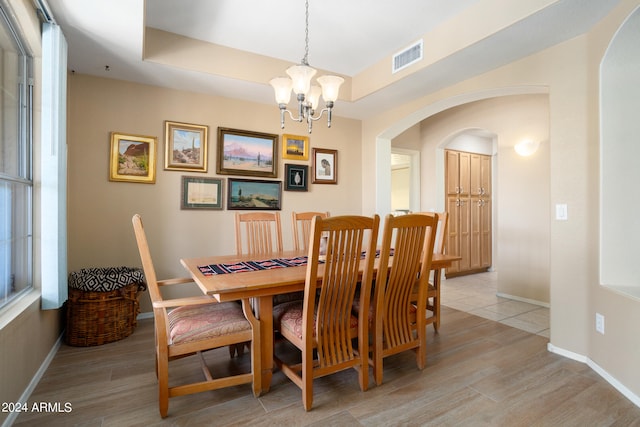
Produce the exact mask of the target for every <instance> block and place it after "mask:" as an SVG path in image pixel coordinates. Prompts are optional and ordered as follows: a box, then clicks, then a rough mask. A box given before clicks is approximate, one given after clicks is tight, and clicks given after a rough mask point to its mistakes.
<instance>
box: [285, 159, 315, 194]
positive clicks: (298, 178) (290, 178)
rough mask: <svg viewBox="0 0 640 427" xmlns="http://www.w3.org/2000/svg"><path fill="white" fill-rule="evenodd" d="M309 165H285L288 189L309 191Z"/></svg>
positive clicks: (286, 187) (286, 188)
mask: <svg viewBox="0 0 640 427" xmlns="http://www.w3.org/2000/svg"><path fill="white" fill-rule="evenodd" d="M308 175H309V166H307V165H291V164H286V165H284V179H285V181H284V189H285V190H287V191H308V189H307V182H308V180H309V177H308Z"/></svg>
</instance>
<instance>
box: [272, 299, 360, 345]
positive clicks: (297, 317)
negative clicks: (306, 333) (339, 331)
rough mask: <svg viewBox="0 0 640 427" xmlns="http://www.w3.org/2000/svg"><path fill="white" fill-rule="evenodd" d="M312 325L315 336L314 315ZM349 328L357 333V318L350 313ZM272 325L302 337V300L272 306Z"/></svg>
mask: <svg viewBox="0 0 640 427" xmlns="http://www.w3.org/2000/svg"><path fill="white" fill-rule="evenodd" d="M313 320H314V325H313V336H314V337H315V336H316V334H315V330H316V328H315V326H316V325H315V320H316V319H315V316H314V319H313ZM349 321H350V324H349V328H351V329H352V330H353V331H354V333H356V334H357V329H358V318H357V317H356V316H354V315H351V318H350V319H349ZM273 326H274V328H275V329H276V330H279V331H282V330H283V329H287V330H288V331H289V332H292V333H293V334H294V335H295V336H297V337H298V338H299V339H302V301H292V302H287V303H284V304H278V305H277V306H276V307H274V308H273Z"/></svg>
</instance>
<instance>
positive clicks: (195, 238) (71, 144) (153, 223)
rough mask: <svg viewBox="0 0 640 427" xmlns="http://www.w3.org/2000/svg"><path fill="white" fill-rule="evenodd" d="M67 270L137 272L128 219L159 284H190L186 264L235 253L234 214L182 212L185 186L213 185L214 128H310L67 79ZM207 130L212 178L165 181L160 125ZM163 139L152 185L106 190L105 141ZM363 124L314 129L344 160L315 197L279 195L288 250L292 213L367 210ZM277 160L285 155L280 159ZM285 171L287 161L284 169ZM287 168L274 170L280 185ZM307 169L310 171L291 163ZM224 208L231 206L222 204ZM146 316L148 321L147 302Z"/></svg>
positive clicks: (173, 175)
mask: <svg viewBox="0 0 640 427" xmlns="http://www.w3.org/2000/svg"><path fill="white" fill-rule="evenodd" d="M69 106H70V108H69V136H68V148H69V150H68V151H69V161H68V163H69V201H68V206H69V270H70V271H74V270H77V269H79V268H85V267H105V266H118V265H127V266H139V265H140V260H139V256H138V253H137V248H136V246H135V240H134V236H133V230H132V227H131V217H132V215H133V214H134V213H139V214H141V215H142V218H143V220H144V222H145V228H146V231H147V233H148V239H149V244H150V246H151V251H152V256H153V258H154V264H155V267H156V269H157V273H158V275H159V277H160V278H162V277H165V278H168V277H179V276H183V275H184V274H185V271H184V269H183V268H182V266H181V265H180V262H179V260H180V258H182V257H194V256H203V255H208V254H210V255H216V254H218V255H221V254H230V253H234V252H235V237H234V222H233V216H234V212H235V211H231V210H226V209H225V210H222V211H207V210H205V211H194V210H181V209H180V191H181V188H180V187H181V177H182V176H183V175H192V176H216V172H215V171H216V157H217V150H216V139H217V128H218V126H222V127H229V128H236V129H244V130H253V131H260V132H267V133H274V134H279V135H281V134H282V133H293V134H299V135H307V131H306V126H305V125H304V124H300V123H292V122H287V124H286V128H285V129H284V130H281V129H280V122H279V113H278V109H277V107H276V106H275V105H274V106H266V105H260V104H251V103H247V102H242V101H237V100H232V99H223V98H216V97H211V96H205V95H200V94H195V93H187V92H179V91H175V90H170V89H162V88H159V87H155V86H145V85H139V84H134V83H127V82H123V81H117V80H111V79H101V78H96V77H90V76H86V75H70V78H69ZM165 120H171V121H178V122H184V123H195V124H199V125H207V126H209V150H208V151H209V162H208V164H209V167H208V172H207V173H200V174H198V173H193V172H181V171H165V170H163V167H164V147H165V145H164V121H165ZM111 131H117V132H122V133H131V134H136V135H149V136H156V137H158V162H157V177H156V183H155V184H138V183H127V182H124V183H123V182H110V181H109V180H108V171H109V144H110V143H109V132H111ZM360 139H361V135H360V126H359V122H357V121H354V120H348V119H343V118H340V117H337V118H336V119H335V121H334V123H333V127H332V128H331V129H327V127H326V125H325V124H324V123H322V122H318V123H316V126H315V127H314V129H313V133H312V134H311V135H310V145H311V147H318V148H331V149H337V150H338V174H337V176H338V184H337V185H326V184H324V185H322V184H309V190H310V191H309V192H306V193H303V192H292V191H283V195H282V211H281V215H282V223H283V238H284V246H285V249H290V248H292V239H291V231H290V229H291V225H290V224H291V220H290V218H291V211H294V210H295V211H303V210H314V211H326V210H328V211H330V212H331V214H332V215H339V214H347V213H357V214H359V213H360V212H361V210H362V207H361V200H360V197H359V196H360V194H361V193H362V183H361V165H360V161H359V159H360V156H361V155H360V151H361V147H360V145H359V144H358V143H354V142H355V141H359V140H360ZM279 154H280V153H279ZM287 162H289V161H287ZM284 163H285V162H283V161H282V160H281V159H280V162H279V165H278V169H279V171H278V179H279V180H282V179H283V178H282V177H283V173H284ZM289 163H297V164H309V165H310V164H311V162H310V161H309V162H293V161H291V162H289ZM225 206H226V200H225ZM142 302H143V305H142V310H143V311H150V306H149V303H148V298H147V297H146V295H145V296H144V297H143V298H142Z"/></svg>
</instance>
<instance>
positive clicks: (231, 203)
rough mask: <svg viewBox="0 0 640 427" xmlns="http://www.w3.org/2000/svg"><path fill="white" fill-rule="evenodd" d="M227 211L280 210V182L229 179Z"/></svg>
mask: <svg viewBox="0 0 640 427" xmlns="http://www.w3.org/2000/svg"><path fill="white" fill-rule="evenodd" d="M227 182H228V188H227V209H229V210H269V211H272V210H281V209H282V181H267V180H260V179H241V178H229V179H228V180H227Z"/></svg>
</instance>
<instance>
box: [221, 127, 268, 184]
mask: <svg viewBox="0 0 640 427" xmlns="http://www.w3.org/2000/svg"><path fill="white" fill-rule="evenodd" d="M277 146H278V135H274V134H270V133H262V132H252V131H246V130H238V129H229V128H222V127H221V128H218V159H217V168H216V170H217V172H218V173H219V174H223V175H247V176H258V177H265V178H276V177H277V176H278V151H277Z"/></svg>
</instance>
